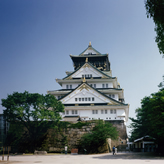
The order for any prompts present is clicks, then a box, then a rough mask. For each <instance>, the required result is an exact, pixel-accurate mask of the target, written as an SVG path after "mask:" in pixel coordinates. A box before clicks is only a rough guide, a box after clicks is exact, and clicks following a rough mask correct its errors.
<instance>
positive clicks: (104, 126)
mask: <svg viewBox="0 0 164 164" xmlns="http://www.w3.org/2000/svg"><path fill="white" fill-rule="evenodd" d="M107 138H112V139H117V138H118V131H117V130H116V127H113V126H112V124H110V123H108V122H106V123H104V122H103V121H98V123H97V125H96V126H95V127H94V128H93V130H92V131H91V133H86V134H84V135H83V136H82V138H81V141H80V144H79V149H81V150H84V149H86V150H87V152H88V153H98V152H99V150H98V148H99V147H101V146H103V145H104V144H105V143H106V139H107Z"/></svg>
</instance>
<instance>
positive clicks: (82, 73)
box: [48, 43, 129, 126]
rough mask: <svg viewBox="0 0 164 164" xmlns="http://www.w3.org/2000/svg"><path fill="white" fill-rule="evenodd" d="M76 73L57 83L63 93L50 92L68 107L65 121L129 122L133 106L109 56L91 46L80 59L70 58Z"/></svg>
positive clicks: (77, 57) (79, 56) (64, 116)
mask: <svg viewBox="0 0 164 164" xmlns="http://www.w3.org/2000/svg"><path fill="white" fill-rule="evenodd" d="M70 57H71V59H72V61H73V65H74V71H72V72H66V74H67V76H66V77H64V78H63V79H56V82H57V83H59V84H60V85H61V87H62V89H59V90H54V91H48V94H52V95H54V96H55V97H56V98H57V99H58V100H60V101H61V102H62V103H63V104H64V106H65V112H64V113H62V118H63V120H65V121H76V120H78V119H79V118H80V119H81V120H86V121H87V120H94V119H103V120H105V121H110V122H112V123H114V124H117V123H118V124H120V123H121V124H122V125H123V126H124V125H125V124H126V122H127V121H128V115H129V105H128V104H125V101H124V93H123V92H124V91H123V89H122V88H120V84H119V83H118V81H117V78H116V77H112V72H111V69H110V62H109V59H108V54H101V53H100V52H98V51H97V50H95V49H94V48H93V47H92V45H91V43H89V46H88V47H87V48H86V49H85V50H84V51H83V52H82V53H81V54H79V55H78V56H73V55H70Z"/></svg>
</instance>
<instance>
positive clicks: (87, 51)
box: [70, 42, 108, 57]
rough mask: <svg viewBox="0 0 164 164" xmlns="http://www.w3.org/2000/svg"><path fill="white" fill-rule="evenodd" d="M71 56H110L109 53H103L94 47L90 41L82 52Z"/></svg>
mask: <svg viewBox="0 0 164 164" xmlns="http://www.w3.org/2000/svg"><path fill="white" fill-rule="evenodd" d="M70 56H71V57H95V56H108V54H101V53H100V52H99V51H97V50H96V49H95V48H93V47H92V45H91V42H89V45H88V47H87V48H86V49H85V50H84V51H83V52H82V53H80V54H79V55H78V56H74V55H70Z"/></svg>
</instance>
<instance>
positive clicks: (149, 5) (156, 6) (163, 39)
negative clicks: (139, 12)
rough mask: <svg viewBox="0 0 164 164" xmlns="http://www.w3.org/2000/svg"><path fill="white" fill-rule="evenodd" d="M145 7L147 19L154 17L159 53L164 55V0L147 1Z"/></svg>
mask: <svg viewBox="0 0 164 164" xmlns="http://www.w3.org/2000/svg"><path fill="white" fill-rule="evenodd" d="M145 7H146V11H147V17H150V18H151V17H152V18H153V20H154V23H155V31H156V34H157V36H156V39H155V41H156V43H157V45H158V48H159V52H160V53H163V54H164V19H163V18H164V0H145Z"/></svg>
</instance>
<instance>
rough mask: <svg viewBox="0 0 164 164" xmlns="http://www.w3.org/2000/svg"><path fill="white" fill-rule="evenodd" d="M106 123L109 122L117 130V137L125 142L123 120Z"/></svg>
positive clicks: (125, 134)
mask: <svg viewBox="0 0 164 164" xmlns="http://www.w3.org/2000/svg"><path fill="white" fill-rule="evenodd" d="M108 122H110V123H111V124H113V126H114V127H116V128H117V130H118V135H119V137H120V138H121V139H122V140H126V139H127V137H128V136H127V132H126V126H125V124H124V121H123V120H112V121H111V120H109V121H108Z"/></svg>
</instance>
